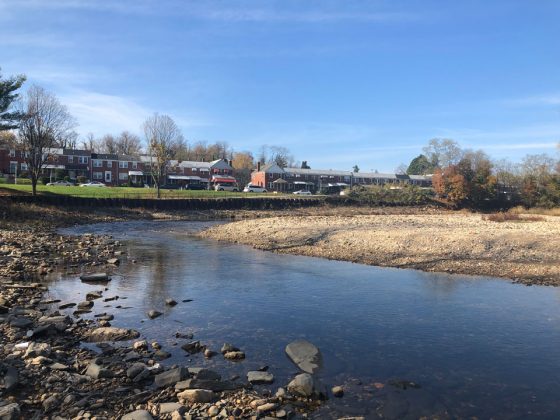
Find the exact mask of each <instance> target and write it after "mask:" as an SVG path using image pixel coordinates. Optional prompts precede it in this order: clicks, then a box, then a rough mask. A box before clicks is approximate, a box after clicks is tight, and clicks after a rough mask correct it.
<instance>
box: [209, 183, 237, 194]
mask: <svg viewBox="0 0 560 420" xmlns="http://www.w3.org/2000/svg"><path fill="white" fill-rule="evenodd" d="M214 189H215V190H216V191H232V192H238V191H239V187H238V186H237V184H216V186H215V187H214Z"/></svg>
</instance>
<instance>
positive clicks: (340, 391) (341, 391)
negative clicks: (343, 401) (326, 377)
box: [331, 386, 344, 398]
mask: <svg viewBox="0 0 560 420" xmlns="http://www.w3.org/2000/svg"><path fill="white" fill-rule="evenodd" d="M331 392H332V394H333V395H334V396H335V397H337V398H340V397H342V396H343V395H344V388H342V387H341V386H333V387H332V389H331Z"/></svg>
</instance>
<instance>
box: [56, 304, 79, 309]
mask: <svg viewBox="0 0 560 420" xmlns="http://www.w3.org/2000/svg"><path fill="white" fill-rule="evenodd" d="M74 306H76V303H65V304H64V305H60V306H59V307H58V309H68V308H73V307H74Z"/></svg>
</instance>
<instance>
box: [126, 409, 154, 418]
mask: <svg viewBox="0 0 560 420" xmlns="http://www.w3.org/2000/svg"><path fill="white" fill-rule="evenodd" d="M121 420H153V417H152V415H151V414H150V413H149V412H148V411H146V410H136V411H133V412H131V413H128V414H125V415H124V416H122V417H121Z"/></svg>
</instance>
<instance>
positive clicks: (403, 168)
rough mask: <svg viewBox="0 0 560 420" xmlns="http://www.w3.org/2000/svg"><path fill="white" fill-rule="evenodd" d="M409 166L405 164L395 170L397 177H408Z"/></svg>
mask: <svg viewBox="0 0 560 420" xmlns="http://www.w3.org/2000/svg"><path fill="white" fill-rule="evenodd" d="M407 169H408V166H407V165H406V164H405V163H401V164H400V165H399V166H397V167H396V168H395V174H397V175H406V170H407Z"/></svg>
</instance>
